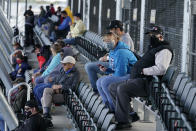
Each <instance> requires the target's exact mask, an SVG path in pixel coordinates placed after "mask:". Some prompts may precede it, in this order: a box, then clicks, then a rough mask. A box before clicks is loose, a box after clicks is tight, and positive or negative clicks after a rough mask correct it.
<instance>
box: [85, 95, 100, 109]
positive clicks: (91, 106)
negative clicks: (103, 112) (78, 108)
mask: <svg viewBox="0 0 196 131" xmlns="http://www.w3.org/2000/svg"><path fill="white" fill-rule="evenodd" d="M97 98H98V95H94V96H93V97H92V99H91V100H90V103H89V104H88V107H87V111H88V112H90V111H91V110H92V108H93V105H94V103H95V101H96V100H97Z"/></svg>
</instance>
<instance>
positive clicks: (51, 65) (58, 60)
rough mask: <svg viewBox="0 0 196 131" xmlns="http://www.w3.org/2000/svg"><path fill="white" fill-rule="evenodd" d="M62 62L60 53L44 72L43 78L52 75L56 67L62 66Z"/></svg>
mask: <svg viewBox="0 0 196 131" xmlns="http://www.w3.org/2000/svg"><path fill="white" fill-rule="evenodd" d="M60 61H61V55H60V53H57V55H56V56H54V57H53V58H52V61H51V62H50V64H49V66H48V68H47V69H46V70H45V71H44V72H43V74H42V77H43V76H46V75H48V74H50V73H51V72H52V71H53V70H54V68H56V66H57V65H58V64H60Z"/></svg>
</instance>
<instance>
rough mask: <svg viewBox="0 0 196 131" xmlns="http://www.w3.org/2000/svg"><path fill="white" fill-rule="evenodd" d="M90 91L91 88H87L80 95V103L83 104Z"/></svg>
mask: <svg viewBox="0 0 196 131" xmlns="http://www.w3.org/2000/svg"><path fill="white" fill-rule="evenodd" d="M91 90H92V88H87V89H86V91H85V92H84V94H83V95H82V99H81V100H82V103H84V102H85V101H86V98H87V97H88V94H89V93H90V91H91Z"/></svg>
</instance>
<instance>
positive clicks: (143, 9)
mask: <svg viewBox="0 0 196 131" xmlns="http://www.w3.org/2000/svg"><path fill="white" fill-rule="evenodd" d="M145 5H146V0H141V23H140V49H139V52H140V53H141V54H142V53H143V51H144V49H143V48H144V24H145Z"/></svg>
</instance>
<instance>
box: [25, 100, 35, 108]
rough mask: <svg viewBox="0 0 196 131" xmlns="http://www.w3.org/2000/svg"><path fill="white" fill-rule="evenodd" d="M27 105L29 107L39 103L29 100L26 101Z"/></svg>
mask: <svg viewBox="0 0 196 131" xmlns="http://www.w3.org/2000/svg"><path fill="white" fill-rule="evenodd" d="M25 106H28V107H37V106H38V105H37V103H36V102H35V101H33V100H29V101H27V102H26V104H25Z"/></svg>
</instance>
